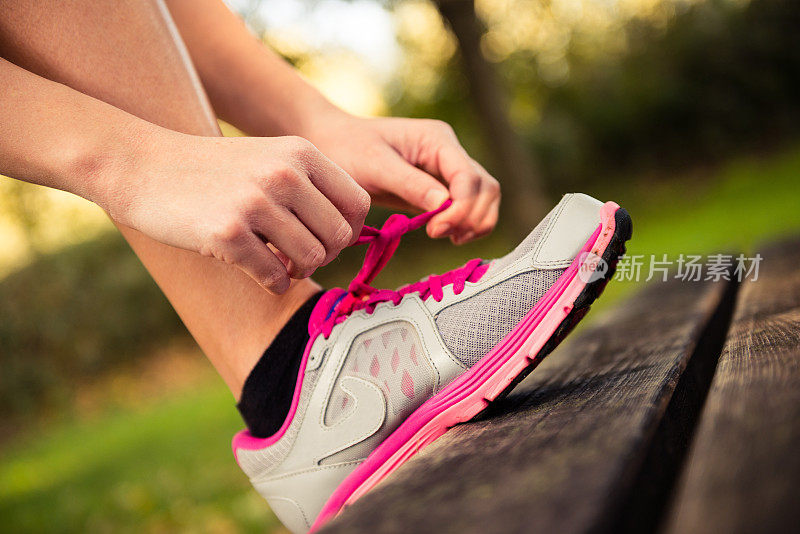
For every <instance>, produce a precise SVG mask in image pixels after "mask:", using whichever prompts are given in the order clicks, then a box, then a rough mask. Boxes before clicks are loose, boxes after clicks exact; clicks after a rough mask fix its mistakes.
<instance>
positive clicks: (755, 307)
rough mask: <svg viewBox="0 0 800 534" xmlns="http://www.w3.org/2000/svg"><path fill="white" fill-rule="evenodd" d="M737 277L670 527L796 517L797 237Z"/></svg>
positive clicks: (790, 527)
mask: <svg viewBox="0 0 800 534" xmlns="http://www.w3.org/2000/svg"><path fill="white" fill-rule="evenodd" d="M761 255H762V256H763V258H764V259H763V261H762V266H761V272H760V277H759V279H758V280H757V281H755V282H752V281H745V282H744V283H743V284H742V287H741V290H740V294H739V301H738V304H737V308H736V314H735V316H734V320H733V323H732V324H731V329H730V332H729V335H728V339H727V341H726V344H725V346H724V348H723V351H722V354H721V355H720V361H719V364H718V367H717V372H716V374H715V376H714V380H713V382H712V385H711V389H710V391H709V393H708V398H707V401H706V406H705V408H704V410H703V414H702V416H701V420H700V424H699V426H698V430H697V433H696V438H695V441H694V443H693V446H692V448H691V449H690V454H689V456H688V458H689V461H688V463H687V465H686V468H685V471H684V475H683V477H682V480H681V482H680V484H679V490H678V492H677V496H676V498H675V502H674V508H673V512H672V518H671V521H670V528H669V529H668V531H670V532H676V533H677V532H693V533H694V532H697V533H703V532H730V533H736V532H791V531H797V529H798V528H800V527H798V525H800V494H798V491H799V486H800V453H798V446H800V242H798V241H795V242H793V243H784V244H782V245H779V246H775V247H772V248H769V249H766V250H763V251H761Z"/></svg>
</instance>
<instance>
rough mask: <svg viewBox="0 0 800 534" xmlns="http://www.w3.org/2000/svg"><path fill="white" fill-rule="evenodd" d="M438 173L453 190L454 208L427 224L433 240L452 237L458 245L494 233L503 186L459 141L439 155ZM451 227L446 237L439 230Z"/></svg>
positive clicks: (448, 142) (451, 195) (443, 148)
mask: <svg viewBox="0 0 800 534" xmlns="http://www.w3.org/2000/svg"><path fill="white" fill-rule="evenodd" d="M437 160H438V165H439V168H438V169H437V170H438V173H439V174H440V175H441V176H442V178H443V179H444V180H445V181H446V182H447V183H448V185H449V186H450V197H451V198H452V199H453V204H452V206H451V207H450V208H448V209H447V210H445V211H444V212H442V213H440V214H439V215H437V216H436V217H434V218H433V219H432V220H431V221H430V223H428V232H429V235H431V237H440V235H450V236H451V239H452V240H453V242H454V243H456V244H462V243H466V242H467V241H471V240H473V239H477V238H478V237H482V236H484V235H486V234H488V233H489V232H491V231H492V229H494V227H495V225H496V224H497V214H498V210H499V206H500V185H499V184H498V182H497V180H495V179H494V178H492V176H491V175H489V173H488V172H486V170H485V169H484V168H483V167H481V166H480V165H479V164H478V163H477V162H475V161H474V160H473V159H472V158H470V157H469V156H468V155H467V153H466V151H464V149H463V148H462V147H461V145H459V144H458V142H457V141H446V142H445V144H444V146H442V147H441V148H440V149H439V151H438V158H437ZM443 227H449V228H450V230H449V232H447V233H446V234H438V233H437V230H438V229H440V228H443Z"/></svg>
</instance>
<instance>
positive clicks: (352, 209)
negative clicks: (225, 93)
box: [101, 132, 369, 293]
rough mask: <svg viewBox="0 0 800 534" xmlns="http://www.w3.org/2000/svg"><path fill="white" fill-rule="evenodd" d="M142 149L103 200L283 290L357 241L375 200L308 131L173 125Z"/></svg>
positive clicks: (137, 222)
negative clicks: (270, 133) (228, 134)
mask: <svg viewBox="0 0 800 534" xmlns="http://www.w3.org/2000/svg"><path fill="white" fill-rule="evenodd" d="M133 159H134V161H133V162H129V164H128V167H129V168H127V169H124V171H125V172H120V169H115V170H114V171H113V174H115V175H118V176H119V180H118V181H117V182H116V184H112V185H111V186H110V187H107V188H106V191H108V193H107V195H106V198H105V199H104V201H103V202H101V205H102V206H103V207H104V208H106V210H107V211H108V212H109V214H110V215H111V216H112V218H114V219H115V220H116V221H118V222H120V223H121V224H124V225H126V226H130V227H132V228H135V229H137V230H139V231H141V232H142V233H144V234H146V235H148V236H150V237H152V238H154V239H156V240H158V241H160V242H162V243H166V244H168V245H172V246H175V247H179V248H183V249H187V250H192V251H195V252H199V253H200V254H203V255H204V256H212V257H214V258H217V259H219V260H222V261H225V262H227V263H230V264H232V265H235V266H237V267H239V268H240V269H242V270H243V271H244V272H246V273H247V274H248V275H250V276H251V277H252V278H253V279H254V280H256V282H258V283H259V284H260V285H261V286H263V287H264V288H265V289H267V290H268V291H271V292H274V293H282V292H284V291H286V289H288V287H289V283H290V280H289V279H290V278H305V277H308V276H310V275H311V273H313V272H314V270H315V269H316V268H317V267H319V266H321V265H325V264H326V263H328V262H329V261H331V260H332V259H333V258H334V257H336V255H337V254H338V253H339V252H340V251H341V250H342V248H344V247H346V246H347V245H349V244H351V243H352V242H353V241H354V240H355V239H356V238H357V237H358V234H359V232H360V231H361V226H362V225H363V223H364V217H365V216H366V214H367V211H368V210H369V195H368V194H367V193H366V192H365V191H364V190H363V189H362V188H361V187H360V186H359V185H358V184H357V183H356V182H355V181H354V180H353V179H352V178H351V177H350V176H349V175H348V174H347V173H346V172H345V171H343V170H342V169H341V168H340V167H339V166H337V165H336V164H334V163H333V162H332V161H331V160H329V159H328V158H327V157H325V156H323V155H322V154H321V153H320V152H319V151H318V150H317V149H316V148H314V146H313V145H312V144H311V143H310V142H308V141H306V140H305V139H301V138H299V137H273V138H258V137H254V138H211V137H194V136H188V135H183V134H176V133H174V132H169V133H167V134H162V136H160V137H159V138H158V139H157V140H155V141H152V142H151V141H147V142H145V143H144V144H143V146H142V147H141V153H140V154H138V155H137V156H136V157H135V158H133ZM132 175H133V176H132ZM112 181H113V178H112Z"/></svg>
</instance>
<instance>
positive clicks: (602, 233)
mask: <svg viewBox="0 0 800 534" xmlns="http://www.w3.org/2000/svg"><path fill="white" fill-rule="evenodd" d="M448 205H449V201H448V202H447V203H445V204H443V205H442V206H441V207H440V208H439V209H437V210H434V211H431V212H427V213H424V214H422V215H419V216H417V217H413V218H408V217H406V216H404V215H400V214H395V215H392V216H391V217H389V218H388V219H387V221H386V223H385V224H384V226H383V227H382V228H381V229H380V230H377V229H374V228H370V227H364V230H363V231H362V233H361V236H360V238H359V240H358V241H357V243H362V244H367V245H368V248H367V251H366V256H365V259H364V265H363V267H362V268H361V270H360V271H359V273H358V275H357V276H356V277H355V279H354V280H353V281H352V283H351V284H350V286H349V287H348V288H347V289H346V290H345V289H341V288H336V289H332V290H330V291H327V292H326V293H325V294H324V295H323V296H322V298H321V299H320V301H319V302H318V303H317V305H316V307H315V308H314V311H313V312H312V315H311V319H310V321H309V325H308V331H309V334H310V340H309V342H308V344H307V346H306V348H305V352H304V354H303V355H302V361H301V365H300V371H299V376H298V379H297V385H296V387H295V390H294V397H293V400H292V404H291V408H290V412H289V414H288V416H287V418H286V420H285V421H284V423H283V426H282V427H281V428H280V430H279V431H278V432H277V433H275V434H274V435H273V436H270V437H267V438H257V437H254V436H252V435H251V434H250V433H249V432H248V431H246V430H245V431H242V432H240V433H238V434H237V435H236V436H235V437H234V439H233V452H234V455H235V456H236V460H237V462H238V464H239V466H240V467H241V468H242V469H243V470H244V471H245V473H246V474H247V475H248V477H250V480H251V482H252V483H253V486H255V488H256V489H257V490H258V492H259V493H260V494H261V495H263V496H264V498H265V499H266V500H267V502H268V503H269V505H270V507H271V508H272V510H273V511H274V512H275V514H276V515H277V516H278V518H279V519H280V520H281V521H282V522H283V524H284V525H285V526H286V527H287V528H288V529H289V530H291V531H293V532H306V531H308V530H309V529H312V530H316V529H317V528H319V527H320V526H321V525H323V524H324V523H325V522H327V521H329V520H330V519H331V518H333V517H334V516H336V515H337V514H338V513H339V512H341V510H342V509H343V508H345V507H346V506H348V505H350V504H352V503H353V502H354V501H356V500H357V499H358V498H359V497H361V496H362V495H364V494H365V493H366V492H368V491H369V490H370V489H372V488H373V487H375V486H376V485H377V484H379V483H380V482H381V481H382V480H383V479H384V478H386V477H387V476H388V475H390V474H391V473H392V472H393V471H394V470H395V469H397V468H398V467H399V466H400V465H402V464H403V463H405V462H406V461H408V460H409V459H410V458H412V457H413V456H414V455H415V454H416V453H417V452H418V451H419V450H420V449H422V448H423V447H425V446H426V445H428V444H430V443H431V442H433V441H434V440H436V439H437V438H438V437H440V436H441V435H442V434H444V433H445V432H446V431H447V430H448V429H449V428H451V427H453V426H454V425H456V424H458V423H463V422H465V421H469V420H470V419H473V418H474V417H475V416H477V415H478V414H480V413H481V412H482V411H484V410H485V409H486V408H487V406H488V405H489V403H490V402H492V401H495V400H497V399H498V398H501V397H503V396H504V395H506V394H507V393H508V392H509V391H510V390H511V389H512V388H513V387H514V386H515V385H516V384H517V383H518V382H519V381H520V380H522V378H524V377H525V375H527V374H528V373H529V372H530V371H531V370H533V368H535V367H536V366H537V365H538V364H539V363H540V362H541V361H542V359H543V358H544V357H545V356H546V355H547V354H548V353H549V352H550V351H552V350H553V348H555V346H556V345H558V343H559V342H560V341H561V339H563V338H564V336H565V335H566V334H567V333H568V332H569V331H570V329H571V328H572V327H573V326H574V325H575V324H576V323H577V322H578V321H579V320H580V319H581V318H582V317H583V316H584V315H585V313H586V312H587V311H588V309H589V305H590V304H591V303H592V302H593V301H594V299H595V298H597V296H598V295H599V294H600V292H601V291H602V290H603V288H604V286H605V284H606V282H607V281H608V280H609V279H610V278H611V276H612V275H613V272H614V267H615V265H616V262H617V260H618V258H619V257H620V256H621V255H622V254H623V253H624V251H625V241H627V240H628V239H629V238H630V236H631V220H630V217H629V216H628V213H627V212H626V211H625V210H624V209H621V208H620V207H619V206H618V205H617V204H615V203H613V202H607V203H605V204H604V203H602V202H600V201H598V200H595V199H593V198H591V197H589V196H587V195H583V194H569V195H566V196H564V198H563V199H562V200H561V202H560V203H559V204H558V205H557V206H556V207H555V208H554V209H553V210H552V211H551V212H550V213H549V214H548V215H547V216H546V217H545V218H544V220H542V222H541V223H539V225H538V226H536V228H535V229H534V230H533V231H532V232H531V233H530V234H529V235H528V237H527V238H526V239H525V240H523V241H522V243H520V244H519V246H518V247H517V248H516V249H515V250H514V251H513V252H511V253H510V254H508V255H506V256H504V257H502V258H499V259H495V260H482V259H480V258H477V259H474V260H471V261H469V262H467V263H466V264H465V265H463V266H461V267H458V268H457V269H454V270H452V271H449V272H447V273H444V274H441V275H431V276H429V277H428V278H425V279H423V280H421V281H419V282H416V283H413V284H410V285H407V286H404V287H401V288H399V289H396V290H389V289H375V288H373V287H372V286H371V285H370V284H371V282H372V280H373V279H374V278H375V276H377V274H378V273H379V272H380V270H381V269H383V267H384V266H385V265H386V263H387V262H388V261H389V258H390V257H391V256H392V254H393V253H394V251H395V250H396V249H397V246H398V244H399V242H400V239H401V237H402V236H403V234H405V233H407V232H409V231H411V230H414V229H417V228H420V227H422V226H424V225H425V223H426V222H427V221H428V220H430V218H431V217H432V216H434V215H435V214H436V213H438V212H440V211H441V210H443V209H446V208H447V206H448Z"/></svg>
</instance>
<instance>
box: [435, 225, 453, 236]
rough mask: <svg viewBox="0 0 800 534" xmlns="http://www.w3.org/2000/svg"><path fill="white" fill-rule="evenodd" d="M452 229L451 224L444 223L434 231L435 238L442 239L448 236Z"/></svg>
mask: <svg viewBox="0 0 800 534" xmlns="http://www.w3.org/2000/svg"><path fill="white" fill-rule="evenodd" d="M450 228H451V226H450V224H449V223H442V224H440V225H439V226H437V227H436V229H435V230H434V231H433V236H434V237H442V236H444V235H447V232H449V231H450Z"/></svg>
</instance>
